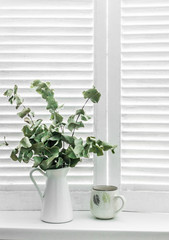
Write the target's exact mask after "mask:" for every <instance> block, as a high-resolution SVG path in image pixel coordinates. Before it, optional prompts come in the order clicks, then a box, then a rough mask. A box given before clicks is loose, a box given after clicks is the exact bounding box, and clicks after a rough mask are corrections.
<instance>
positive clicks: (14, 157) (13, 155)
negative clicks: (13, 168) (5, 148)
mask: <svg viewBox="0 0 169 240" xmlns="http://www.w3.org/2000/svg"><path fill="white" fill-rule="evenodd" d="M17 154H18V148H15V149H14V150H12V152H11V155H10V157H11V158H12V160H14V161H18V157H17Z"/></svg>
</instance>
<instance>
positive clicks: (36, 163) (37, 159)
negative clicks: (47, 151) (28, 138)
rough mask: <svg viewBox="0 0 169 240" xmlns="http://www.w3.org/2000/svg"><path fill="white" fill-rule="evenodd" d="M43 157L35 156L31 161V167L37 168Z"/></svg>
mask: <svg viewBox="0 0 169 240" xmlns="http://www.w3.org/2000/svg"><path fill="white" fill-rule="evenodd" d="M43 159H44V157H39V156H35V157H33V160H34V165H33V167H38V166H39V165H40V164H41V162H42V161H43Z"/></svg>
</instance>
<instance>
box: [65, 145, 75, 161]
mask: <svg viewBox="0 0 169 240" xmlns="http://www.w3.org/2000/svg"><path fill="white" fill-rule="evenodd" d="M66 155H67V156H68V157H69V158H72V159H76V158H77V156H76V154H75V153H74V151H73V148H72V147H71V146H69V147H68V149H67V150H66Z"/></svg>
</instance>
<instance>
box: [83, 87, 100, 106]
mask: <svg viewBox="0 0 169 240" xmlns="http://www.w3.org/2000/svg"><path fill="white" fill-rule="evenodd" d="M83 96H84V98H87V99H90V100H91V101H92V102H93V103H98V102H99V100H100V97H101V94H100V93H99V92H98V91H97V89H96V88H95V87H93V88H91V89H89V90H87V91H83Z"/></svg>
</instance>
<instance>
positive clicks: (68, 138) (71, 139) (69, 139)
mask: <svg viewBox="0 0 169 240" xmlns="http://www.w3.org/2000/svg"><path fill="white" fill-rule="evenodd" d="M61 139H62V140H63V141H64V142H66V143H68V144H70V145H72V146H74V137H72V136H68V135H65V134H62V138H61Z"/></svg>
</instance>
